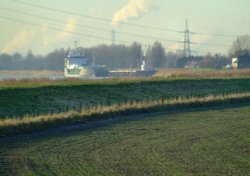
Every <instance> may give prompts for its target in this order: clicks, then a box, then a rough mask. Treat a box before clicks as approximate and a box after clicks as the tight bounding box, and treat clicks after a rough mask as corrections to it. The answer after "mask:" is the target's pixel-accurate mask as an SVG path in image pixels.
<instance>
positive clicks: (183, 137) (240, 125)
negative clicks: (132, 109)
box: [0, 106, 250, 176]
mask: <svg viewBox="0 0 250 176" xmlns="http://www.w3.org/2000/svg"><path fill="white" fill-rule="evenodd" d="M249 117H250V107H249V106H248V107H241V108H230V109H221V110H215V109H211V110H205V111H197V112H179V113H172V114H168V115H160V116H152V117H151V116H150V117H146V118H145V117H144V118H141V117H133V118H125V119H123V120H117V121H114V122H113V123H112V121H108V123H99V124H98V123H96V124H90V126H89V127H86V128H85V127H79V128H76V129H68V130H67V129H62V130H58V131H54V130H52V131H47V132H46V133H45V134H43V133H38V134H36V135H34V134H33V135H26V136H21V137H14V138H13V139H12V138H10V139H4V140H3V139H2V140H1V139H0V144H1V145H0V153H1V155H0V175H7V176H8V175H9V176H10V175H15V176H19V175H31V176H32V175H34V176H35V175H110V176H112V175H164V174H165V175H228V176H230V175H232V176H234V175H242V176H245V175H248V174H249V173H250V160H249V158H250V150H249V149H250V137H249V134H250V128H249V126H250V118H249Z"/></svg>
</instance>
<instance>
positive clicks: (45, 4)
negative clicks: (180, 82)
mask: <svg viewBox="0 0 250 176" xmlns="http://www.w3.org/2000/svg"><path fill="white" fill-rule="evenodd" d="M249 7H250V1H249V0H237V1H236V0H53V1H52V0H0V23H1V28H0V37H1V40H0V54H2V53H8V54H13V53H16V52H19V53H21V54H23V55H25V54H26V53H27V51H28V50H32V52H33V53H34V54H36V55H46V54H47V53H49V52H51V51H53V50H55V49H60V48H68V47H71V48H72V47H74V43H75V41H77V44H78V46H82V47H91V46H97V45H100V44H111V43H112V37H111V36H112V35H111V31H112V30H115V44H126V45H131V43H132V42H134V41H136V42H139V43H141V44H142V46H143V49H144V50H146V49H147V48H148V46H149V45H152V44H153V43H154V42H155V41H159V42H161V43H162V44H163V47H164V48H165V49H166V51H171V52H175V51H180V50H182V49H183V43H181V42H183V41H184V33H183V31H184V30H185V21H186V19H188V25H189V31H190V34H189V35H190V41H191V50H192V51H193V54H194V55H204V54H206V53H208V52H209V53H211V54H228V52H229V50H230V47H231V45H232V43H233V41H234V40H235V39H236V38H237V36H240V35H246V34H249V33H250V19H249V18H248V16H249ZM194 43H196V44H194Z"/></svg>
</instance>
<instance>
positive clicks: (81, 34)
mask: <svg viewBox="0 0 250 176" xmlns="http://www.w3.org/2000/svg"><path fill="white" fill-rule="evenodd" d="M0 18H2V19H5V20H9V21H14V22H18V23H22V24H27V25H31V26H35V27H40V28H44V26H43V25H40V24H37V23H31V22H27V21H23V20H19V19H15V18H10V17H6V16H1V15H0ZM46 28H47V29H50V30H54V31H59V32H64V33H69V34H73V35H78V36H81V37H90V38H94V39H99V40H104V41H110V39H109V38H105V37H100V36H95V35H90V34H84V33H79V32H72V31H67V30H62V29H59V28H55V27H51V26H46ZM118 42H119V43H121V44H131V42H128V41H120V40H118ZM141 46H143V47H148V45H143V44H141ZM171 51H177V50H174V49H173V50H171Z"/></svg>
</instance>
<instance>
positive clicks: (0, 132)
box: [0, 93, 250, 136]
mask: <svg viewBox="0 0 250 176" xmlns="http://www.w3.org/2000/svg"><path fill="white" fill-rule="evenodd" d="M248 100H250V93H232V94H228V95H217V96H215V95H209V96H206V97H190V98H183V97H179V98H174V99H159V100H143V101H140V102H136V101H130V102H127V103H121V104H117V103H116V104H112V105H109V106H107V105H99V106H94V107H90V108H86V109H82V110H80V111H73V110H71V111H68V112H66V113H59V114H49V115H41V116H36V117H32V116H26V117H23V118H16V119H3V120H0V136H6V135H13V134H19V133H24V132H32V131H37V130H41V129H45V128H49V127H57V126H61V125H65V124H72V123H76V122H79V121H81V122H83V121H90V120H95V119H102V118H107V117H108V118H110V117H118V116H126V115H134V114H141V113H153V112H164V111H168V110H178V109H184V108H193V107H205V106H212V105H220V104H227V103H235V102H246V101H248Z"/></svg>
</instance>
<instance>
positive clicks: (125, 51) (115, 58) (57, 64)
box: [0, 42, 231, 71]
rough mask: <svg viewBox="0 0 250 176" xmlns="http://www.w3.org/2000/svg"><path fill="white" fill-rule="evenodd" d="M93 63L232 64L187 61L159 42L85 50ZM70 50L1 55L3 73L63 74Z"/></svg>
mask: <svg viewBox="0 0 250 176" xmlns="http://www.w3.org/2000/svg"><path fill="white" fill-rule="evenodd" d="M82 50H83V51H84V52H85V55H86V56H87V57H88V58H89V62H90V63H91V64H96V65H106V66H107V68H108V69H122V68H140V65H141V63H142V61H143V60H145V61H146V63H148V65H150V67H151V68H166V67H169V68H183V67H200V68H222V67H224V66H226V65H227V64H230V63H231V59H230V58H229V57H226V56H221V55H211V54H207V55H205V56H193V57H190V58H184V57H183V55H182V53H181V52H180V53H178V52H177V53H173V52H167V51H166V50H165V49H164V47H163V46H162V44H161V43H160V42H155V43H154V44H153V45H152V46H149V47H148V48H147V49H146V51H143V49H142V45H141V44H140V43H137V42H134V43H132V44H131V45H130V46H126V45H105V44H103V45H99V46H96V47H91V48H82ZM69 51H70V48H67V49H64V48H61V49H56V50H54V51H52V52H50V53H49V54H47V55H45V56H40V55H38V56H37V55H34V54H33V53H32V51H31V50H29V51H28V52H27V54H26V56H22V55H21V54H19V53H15V54H13V55H9V54H6V53H3V54H1V55H0V70H53V71H63V68H64V58H65V57H66V56H67V55H68V53H69Z"/></svg>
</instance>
